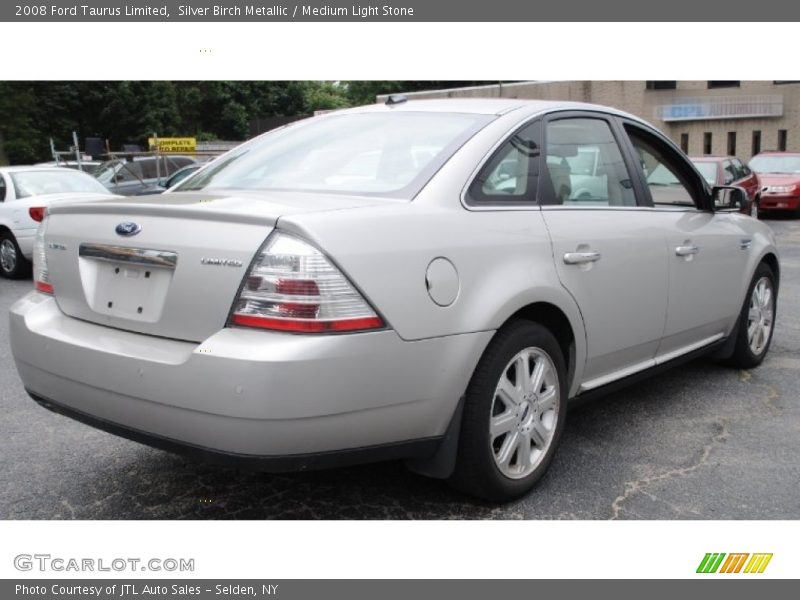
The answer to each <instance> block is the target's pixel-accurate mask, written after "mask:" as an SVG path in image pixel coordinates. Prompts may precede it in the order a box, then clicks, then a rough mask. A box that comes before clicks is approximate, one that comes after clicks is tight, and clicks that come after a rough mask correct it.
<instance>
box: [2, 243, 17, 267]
mask: <svg viewBox="0 0 800 600" xmlns="http://www.w3.org/2000/svg"><path fill="white" fill-rule="evenodd" d="M0 268H2V269H3V272H5V273H13V272H14V269H16V268H17V249H16V248H15V247H14V242H12V241H11V240H9V239H4V240H3V241H2V242H0Z"/></svg>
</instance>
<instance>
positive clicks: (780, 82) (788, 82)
mask: <svg viewBox="0 0 800 600" xmlns="http://www.w3.org/2000/svg"><path fill="white" fill-rule="evenodd" d="M772 83H774V84H775V85H787V84H790V83H800V81H790V80H786V81H773V82H772Z"/></svg>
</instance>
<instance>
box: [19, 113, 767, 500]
mask: <svg viewBox="0 0 800 600" xmlns="http://www.w3.org/2000/svg"><path fill="white" fill-rule="evenodd" d="M744 198H745V196H744V192H743V190H741V189H740V188H735V187H727V188H726V187H719V188H713V189H712V188H710V187H709V185H708V184H707V183H706V181H705V180H704V179H703V178H702V177H701V176H700V175H699V173H698V172H697V171H696V170H695V168H694V166H693V165H692V163H691V162H689V160H688V159H687V158H686V157H685V156H684V155H683V154H682V153H681V152H680V151H679V150H678V149H676V147H675V146H674V145H673V144H672V143H671V142H670V141H669V140H668V139H666V138H665V137H664V136H663V135H661V134H660V133H659V132H658V131H656V130H655V129H653V128H651V127H650V126H648V125H647V124H645V123H643V122H642V121H640V120H639V119H638V118H636V117H633V116H630V115H627V114H624V113H621V112H617V111H615V110H613V109H608V108H604V107H600V106H594V105H587V104H573V103H548V102H526V101H518V100H489V99H485V100H477V99H476V100H443V101H418V102H406V101H405V100H404V99H403V98H402V97H400V98H396V97H392V98H390V100H389V102H387V104H385V105H376V106H370V107H363V108H358V109H353V110H346V111H341V112H335V113H330V114H327V115H323V116H319V117H314V118H312V119H308V120H306V121H302V122H299V123H296V124H293V125H290V126H288V127H285V128H283V129H280V130H276V131H274V132H271V133H268V134H266V135H264V136H261V137H259V138H257V139H255V140H252V141H251V142H248V143H246V144H244V145H242V146H240V147H238V148H236V149H234V150H233V151H231V152H229V153H228V154H226V155H224V156H223V157H220V158H219V159H217V160H216V161H215V162H213V163H211V164H209V165H208V166H206V167H204V168H203V169H202V170H200V171H198V172H197V173H196V174H195V175H193V176H192V177H190V178H188V179H187V180H185V181H184V182H183V183H182V184H180V185H179V186H178V187H177V188H176V189H175V190H174V191H170V192H168V193H167V194H165V195H163V196H160V197H158V198H155V199H153V198H142V199H139V198H125V199H115V200H103V201H97V202H84V203H74V204H70V205H58V206H53V207H52V208H51V209H50V212H49V216H48V217H47V218H46V220H45V222H44V223H43V224H42V226H41V228H40V230H39V233H38V236H37V241H36V248H35V269H34V270H35V273H34V279H35V291H32V292H31V293H30V294H29V295H28V296H26V297H25V298H23V299H21V300H20V301H19V302H18V303H17V304H15V305H14V307H13V308H12V310H11V341H12V346H13V354H14V358H15V360H16V364H17V367H18V369H19V373H20V375H21V377H22V380H23V381H24V384H25V387H26V388H27V390H28V392H29V393H30V395H31V396H32V397H33V398H34V399H35V400H36V401H38V402H39V403H41V404H42V405H44V406H45V407H47V408H50V409H52V410H54V411H57V412H60V413H63V414H66V415H68V416H70V417H73V418H75V419H77V420H79V421H84V422H86V423H89V424H91V425H94V426H96V427H99V428H101V429H105V430H108V431H112V432H114V433H117V434H119V435H123V436H126V437H129V438H131V439H135V440H140V441H143V442H145V443H149V444H151V445H153V446H156V447H161V448H164V449H167V450H174V451H184V452H194V453H195V454H197V455H198V456H200V457H201V458H206V459H212V460H234V461H238V462H239V463H249V464H250V465H251V466H255V467H259V468H262V469H265V470H291V469H305V468H315V467H322V466H333V465H337V464H345V463H353V462H364V461H376V460H385V459H404V460H406V461H407V463H408V464H409V466H410V467H411V468H413V469H414V470H416V471H418V472H421V473H424V474H427V475H430V476H434V477H440V478H445V479H447V480H449V481H450V482H451V483H452V484H453V485H454V486H456V487H457V488H459V489H461V490H463V491H465V492H467V493H470V494H473V495H475V496H479V497H482V498H486V499H489V500H495V501H503V500H508V499H511V498H514V497H518V496H519V495H521V494H524V493H526V492H528V491H529V490H530V489H531V488H532V487H533V485H534V483H535V482H536V481H537V480H538V479H539V478H540V477H541V476H542V474H543V473H544V471H545V470H546V469H547V468H548V465H549V464H550V463H551V461H552V458H553V454H554V452H555V450H556V447H557V446H558V443H559V438H560V437H561V433H562V431H563V429H564V422H565V416H566V414H567V405H568V401H571V400H574V399H577V398H581V397H588V396H593V395H596V394H598V393H599V392H601V391H607V390H609V389H610V388H612V387H615V386H618V385H620V384H622V383H624V382H628V381H631V380H632V379H633V378H636V377H638V376H640V375H643V374H645V373H649V372H652V371H653V370H657V369H659V368H660V367H662V366H665V365H669V364H675V363H677V362H680V361H681V360H686V359H688V358H691V357H695V356H698V355H700V354H704V353H708V354H715V355H716V356H717V357H719V358H721V359H725V360H727V361H728V362H729V363H730V364H732V365H735V366H737V367H740V368H750V367H755V366H757V365H758V364H759V363H760V362H761V361H762V360H763V358H764V355H765V354H766V353H767V350H768V348H769V345H770V340H771V337H772V331H773V325H774V318H775V311H776V296H777V288H778V279H779V262H778V254H777V250H776V248H775V241H774V238H773V236H772V234H771V232H770V230H769V229H768V228H767V227H766V226H765V225H764V224H762V223H760V222H758V221H757V220H755V219H753V218H751V217H749V216H747V215H744V214H741V213H740V212H739V210H738V209H739V204H740V203H741V202H743V201H744Z"/></svg>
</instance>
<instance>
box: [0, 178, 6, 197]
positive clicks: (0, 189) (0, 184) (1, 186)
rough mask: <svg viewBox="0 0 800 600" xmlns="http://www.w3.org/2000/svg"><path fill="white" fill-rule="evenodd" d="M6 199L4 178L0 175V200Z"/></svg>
mask: <svg viewBox="0 0 800 600" xmlns="http://www.w3.org/2000/svg"><path fill="white" fill-rule="evenodd" d="M5 199H6V180H5V179H3V176H2V175H0V202H3V201H5Z"/></svg>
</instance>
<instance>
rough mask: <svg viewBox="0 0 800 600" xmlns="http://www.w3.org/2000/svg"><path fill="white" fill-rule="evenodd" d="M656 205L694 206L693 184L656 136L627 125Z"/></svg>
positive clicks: (672, 154) (674, 157)
mask: <svg viewBox="0 0 800 600" xmlns="http://www.w3.org/2000/svg"><path fill="white" fill-rule="evenodd" d="M626 130H627V131H628V134H629V135H630V139H631V143H632V144H633V148H634V151H635V153H636V157H637V159H638V161H639V164H640V165H641V168H642V172H643V175H644V179H645V182H646V184H647V188H648V189H649V190H650V196H651V198H652V200H653V204H654V205H655V206H692V207H694V206H697V203H695V200H694V196H693V194H692V191H691V190H692V189H693V186H692V182H691V181H690V179H689V177H688V176H687V174H686V172H685V169H682V168H681V165H680V164H678V162H677V157H676V155H675V153H673V152H671V151H670V149H669V147H666V146H665V145H664V144H663V143H661V142H659V141H658V140H657V139H656V138H655V136H650V135H648V134H645V133H643V132H640V131H639V130H638V129H636V128H632V127H628V126H626Z"/></svg>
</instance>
